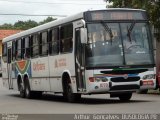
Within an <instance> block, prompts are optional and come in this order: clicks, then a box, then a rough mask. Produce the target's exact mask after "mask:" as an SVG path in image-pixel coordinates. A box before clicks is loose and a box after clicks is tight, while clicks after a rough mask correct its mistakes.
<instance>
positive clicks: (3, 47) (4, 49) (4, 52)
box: [2, 43, 7, 62]
mask: <svg viewBox="0 0 160 120" xmlns="http://www.w3.org/2000/svg"><path fill="white" fill-rule="evenodd" d="M2 49H3V51H2V58H3V61H4V62H7V43H3V44H2Z"/></svg>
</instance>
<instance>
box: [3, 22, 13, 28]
mask: <svg viewBox="0 0 160 120" xmlns="http://www.w3.org/2000/svg"><path fill="white" fill-rule="evenodd" d="M13 28H14V26H13V25H12V24H7V23H5V24H3V25H0V29H13Z"/></svg>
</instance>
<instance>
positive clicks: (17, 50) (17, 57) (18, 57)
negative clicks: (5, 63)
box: [16, 39, 21, 60]
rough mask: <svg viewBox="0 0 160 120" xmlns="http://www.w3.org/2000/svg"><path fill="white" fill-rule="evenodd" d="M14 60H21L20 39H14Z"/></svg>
mask: <svg viewBox="0 0 160 120" xmlns="http://www.w3.org/2000/svg"><path fill="white" fill-rule="evenodd" d="M16 60H21V39H18V40H16Z"/></svg>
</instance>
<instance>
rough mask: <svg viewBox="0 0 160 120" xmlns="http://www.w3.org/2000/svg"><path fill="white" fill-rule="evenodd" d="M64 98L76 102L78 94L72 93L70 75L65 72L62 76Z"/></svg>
mask: <svg viewBox="0 0 160 120" xmlns="http://www.w3.org/2000/svg"><path fill="white" fill-rule="evenodd" d="M62 87H63V96H64V98H65V99H66V100H67V101H68V102H71V103H72V102H75V101H76V94H74V93H73V91H72V85H71V78H70V75H69V73H67V72H64V73H63V75H62Z"/></svg>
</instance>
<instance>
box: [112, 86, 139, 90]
mask: <svg viewBox="0 0 160 120" xmlns="http://www.w3.org/2000/svg"><path fill="white" fill-rule="evenodd" d="M139 88H140V87H139V85H117V86H113V87H111V88H110V90H111V91H112V90H135V89H139Z"/></svg>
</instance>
